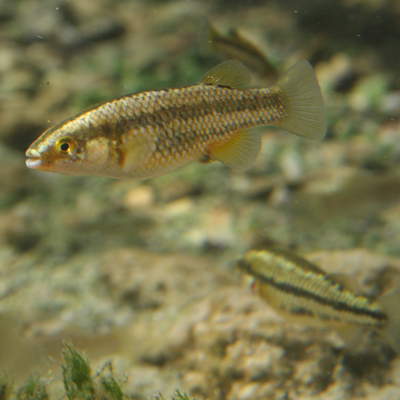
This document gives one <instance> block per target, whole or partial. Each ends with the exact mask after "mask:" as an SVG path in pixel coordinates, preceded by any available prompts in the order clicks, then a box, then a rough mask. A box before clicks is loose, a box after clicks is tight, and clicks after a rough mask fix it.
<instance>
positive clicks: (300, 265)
mask: <svg viewBox="0 0 400 400" xmlns="http://www.w3.org/2000/svg"><path fill="white" fill-rule="evenodd" d="M238 267H239V268H240V269H241V270H242V271H244V272H246V273H247V274H249V275H251V276H252V277H253V279H254V281H253V287H254V288H255V289H256V291H257V292H258V293H259V294H260V296H261V297H262V298H263V299H265V300H266V301H267V302H268V303H269V304H270V305H271V306H272V307H274V308H275V309H276V310H277V311H278V312H279V313H281V314H283V315H285V316H286V317H289V318H291V319H294V320H295V321H297V322H302V323H305V324H307V325H317V326H318V325H322V326H328V327H331V328H335V329H337V330H338V331H339V333H341V334H342V335H343V336H345V339H348V340H349V341H351V342H352V343H355V341H356V340H358V339H359V338H360V334H361V333H362V331H363V330H364V329H373V330H375V331H377V332H379V333H381V334H382V335H383V336H384V337H385V339H386V340H387V341H388V343H389V344H390V345H391V346H392V347H393V348H394V349H395V350H396V351H397V352H398V353H399V354H400V294H399V291H398V290H395V291H393V292H391V293H389V294H387V295H385V296H382V297H381V298H379V299H378V300H377V301H373V300H371V299H370V298H368V297H367V296H364V295H362V294H360V293H358V290H357V288H356V283H355V282H354V281H353V280H352V278H351V277H350V276H348V275H345V274H327V273H326V272H324V271H323V270H322V269H320V268H319V267H318V266H316V265H314V264H312V263H310V262H308V261H307V260H305V259H303V258H300V257H298V256H296V255H294V254H292V253H289V252H286V251H282V250H276V249H268V250H261V251H257V250H251V251H249V252H247V253H246V254H245V255H244V257H242V258H240V259H239V260H238Z"/></svg>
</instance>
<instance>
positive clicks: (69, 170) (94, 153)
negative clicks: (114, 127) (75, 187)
mask: <svg viewBox="0 0 400 400" xmlns="http://www.w3.org/2000/svg"><path fill="white" fill-rule="evenodd" d="M76 125H77V123H76V121H73V120H72V121H68V122H67V123H65V122H62V123H60V124H58V125H56V126H54V127H52V128H50V129H48V130H47V131H46V132H44V133H43V134H42V135H41V136H40V137H39V138H38V139H37V140H36V141H35V142H33V143H32V144H31V145H30V147H29V149H28V150H27V151H26V156H27V157H28V159H27V160H26V165H27V167H28V168H32V169H36V170H40V171H48V172H59V173H62V174H66V175H93V174H96V173H98V172H100V171H101V170H102V169H103V168H104V166H105V165H106V163H107V160H108V156H109V146H108V142H109V140H108V139H107V138H105V137H102V136H99V135H98V136H96V135H93V132H92V133H90V132H87V130H86V129H85V127H79V126H78V127H77V126H76ZM79 125H80V124H79Z"/></svg>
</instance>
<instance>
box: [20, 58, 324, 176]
mask: <svg viewBox="0 0 400 400" xmlns="http://www.w3.org/2000/svg"><path fill="white" fill-rule="evenodd" d="M249 81H250V75H249V72H248V71H247V69H246V68H245V67H244V66H243V64H241V63H240V62H239V61H236V60H234V61H225V62H223V63H221V64H219V65H218V66H216V67H215V68H213V69H211V70H210V71H209V72H208V73H207V74H206V75H205V76H204V78H203V79H202V80H201V82H200V84H198V85H194V86H190V87H186V88H178V89H167V90H158V91H149V92H143V93H138V94H132V95H127V96H123V97H121V98H118V99H115V100H111V101H107V102H104V103H101V104H98V105H95V106H93V107H91V108H89V109H87V110H84V111H83V112H81V113H79V114H78V115H76V116H74V117H72V118H69V119H67V120H65V121H63V122H61V123H59V124H58V125H56V126H54V127H52V128H50V129H49V130H47V131H46V132H45V133H43V135H42V136H40V138H39V139H38V140H36V141H35V142H34V143H33V144H32V145H31V146H30V147H29V149H28V151H27V152H26V155H27V156H28V157H29V158H28V159H27V161H26V164H27V166H28V167H29V168H34V169H40V170H43V171H53V172H61V173H65V174H71V175H102V176H109V177H113V178H120V179H124V178H133V179H145V178H153V177H156V176H160V175H164V174H166V173H168V172H170V171H172V170H174V169H176V168H179V167H181V166H183V165H185V164H187V163H189V162H192V161H198V162H202V163H208V162H212V161H221V162H223V163H224V164H226V165H228V166H230V167H232V168H235V169H246V168H249V167H250V166H251V164H252V163H253V162H254V160H255V158H256V157H257V154H258V152H259V150H260V147H261V135H260V132H258V131H255V130H249V128H252V127H256V126H262V125H275V126H279V127H281V128H283V129H285V130H287V131H289V132H292V133H294V134H296V135H298V136H301V137H304V138H308V139H321V138H322V137H323V136H324V134H325V131H326V121H325V116H324V106H323V100H322V95H321V92H320V88H319V86H318V81H317V79H316V77H315V74H314V71H313V69H312V67H311V65H310V64H309V63H308V62H307V61H299V62H298V63H296V64H295V65H294V66H293V67H292V68H290V69H289V70H288V71H287V72H286V73H285V74H284V75H283V77H282V78H281V79H280V80H279V81H278V82H277V83H276V85H275V86H273V87H272V88H269V89H244V90H242V89H239V87H241V86H243V85H247V84H248V83H249Z"/></svg>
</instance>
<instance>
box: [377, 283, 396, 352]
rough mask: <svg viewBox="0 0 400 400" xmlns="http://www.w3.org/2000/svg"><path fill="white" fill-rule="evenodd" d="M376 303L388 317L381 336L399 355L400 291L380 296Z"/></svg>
mask: <svg viewBox="0 0 400 400" xmlns="http://www.w3.org/2000/svg"><path fill="white" fill-rule="evenodd" d="M378 303H379V305H380V306H381V307H382V309H383V310H384V311H385V312H386V313H387V315H388V324H387V326H386V328H385V329H384V330H383V331H382V332H381V334H382V336H383V337H384V338H385V339H386V341H387V342H388V344H389V345H390V346H391V347H393V349H394V350H395V351H396V353H397V354H399V355H400V290H399V289H396V290H393V291H392V292H390V293H388V294H386V295H384V296H382V297H381V298H379V299H378Z"/></svg>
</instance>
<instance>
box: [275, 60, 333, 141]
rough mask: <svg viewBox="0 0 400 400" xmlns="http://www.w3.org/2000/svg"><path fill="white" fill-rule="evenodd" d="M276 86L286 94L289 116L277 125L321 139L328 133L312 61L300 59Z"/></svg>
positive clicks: (292, 131)
mask: <svg viewBox="0 0 400 400" xmlns="http://www.w3.org/2000/svg"><path fill="white" fill-rule="evenodd" d="M275 87H277V88H279V89H280V90H282V91H283V93H284V95H285V98H286V101H287V102H286V103H285V108H286V109H287V114H288V116H287V117H286V118H284V119H283V120H280V121H279V122H277V123H275V124H274V125H275V126H279V127H281V128H282V129H285V130H286V131H289V132H291V133H294V134H295V135H298V136H301V137H303V138H307V139H314V140H318V139H322V138H323V137H324V135H325V132H326V120H325V111H324V102H323V99H322V94H321V89H320V88H319V85H318V81H317V77H316V76H315V72H314V70H313V68H312V66H311V65H310V63H309V62H308V61H306V60H302V61H298V62H297V63H296V64H294V65H293V66H292V67H291V68H290V69H289V70H288V71H287V72H286V73H285V74H284V75H283V76H282V77H281V78H280V79H279V80H278V82H277V83H276V85H275Z"/></svg>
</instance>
